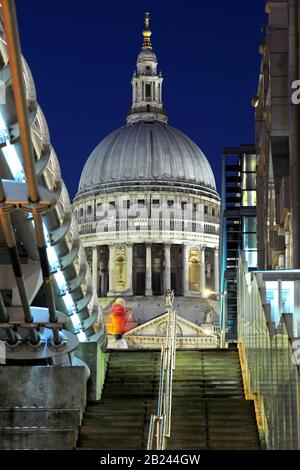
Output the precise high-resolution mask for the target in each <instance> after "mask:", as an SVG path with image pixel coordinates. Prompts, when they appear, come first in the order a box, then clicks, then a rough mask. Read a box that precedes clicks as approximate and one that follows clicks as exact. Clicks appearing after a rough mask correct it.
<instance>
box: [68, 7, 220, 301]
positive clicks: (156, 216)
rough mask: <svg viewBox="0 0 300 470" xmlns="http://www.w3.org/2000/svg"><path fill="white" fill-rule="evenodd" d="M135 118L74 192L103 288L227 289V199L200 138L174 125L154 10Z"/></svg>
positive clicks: (105, 144) (103, 147)
mask: <svg viewBox="0 0 300 470" xmlns="http://www.w3.org/2000/svg"><path fill="white" fill-rule="evenodd" d="M145 23H146V25H145V30H144V32H143V36H144V43H143V47H142V50H141V52H140V54H139V56H138V59H137V69H136V72H135V73H134V76H133V78H132V107H131V110H130V112H129V114H128V117H127V124H126V125H125V126H124V127H122V128H121V129H117V130H115V131H114V132H112V133H111V134H109V135H108V136H107V137H106V138H105V139H104V140H102V141H101V142H100V144H99V145H98V146H97V147H96V148H95V150H94V151H93V152H92V154H91V155H90V157H89V158H88V160H87V162H86V164H85V166H84V169H83V172H82V175H81V179H80V183H79V189H78V193H77V195H76V197H75V199H74V211H75V215H76V218H77V220H78V223H79V227H80V236H81V240H82V242H83V245H84V247H85V249H86V253H87V258H88V260H89V262H90V265H91V268H92V275H93V281H94V285H95V286H97V290H98V295H99V296H100V297H105V296H111V297H114V296H117V295H118V296H119V295H122V296H133V295H140V296H156V295H162V294H163V293H164V291H165V290H167V289H170V288H172V289H174V291H175V295H178V296H179V295H181V296H200V295H201V296H202V297H208V296H209V295H211V294H215V295H217V293H218V291H219V252H218V247H219V215H220V214H219V213H220V198H219V195H218V193H217V191H216V184H215V179H214V175H213V172H212V169H211V167H210V165H209V163H208V161H207V159H206V157H205V155H204V154H203V152H202V151H201V150H200V149H199V147H198V146H197V145H196V144H195V143H194V142H193V141H192V140H191V139H190V138H189V137H187V136H186V135H185V134H183V133H182V132H180V131H179V130H178V129H175V128H173V127H171V126H169V125H168V119H167V115H166V113H165V110H164V108H163V102H162V83H163V77H162V74H161V73H158V71H157V57H156V55H155V53H154V51H153V49H152V45H151V31H150V30H149V17H148V16H147V15H146V21H145Z"/></svg>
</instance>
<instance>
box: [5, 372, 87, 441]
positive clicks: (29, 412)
mask: <svg viewBox="0 0 300 470" xmlns="http://www.w3.org/2000/svg"><path fill="white" fill-rule="evenodd" d="M87 379H88V371H87V368H86V367H84V366H75V367H71V366H67V367H47V366H33V367H30V366H23V367H22V366H1V367H0V450H3V449H74V448H75V446H76V441H77V436H78V430H79V426H80V423H81V420H82V416H83V412H84V409H85V406H86V383H87Z"/></svg>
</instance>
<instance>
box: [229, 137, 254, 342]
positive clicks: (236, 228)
mask: <svg viewBox="0 0 300 470" xmlns="http://www.w3.org/2000/svg"><path fill="white" fill-rule="evenodd" d="M221 227H222V229H221V240H220V255H221V263H220V265H221V284H220V285H221V300H220V317H221V326H222V337H223V345H224V343H228V342H236V341H237V267H238V258H239V253H240V251H241V250H243V252H244V255H245V258H246V261H247V263H248V266H249V269H251V270H253V269H256V267H257V223H256V154H255V147H254V146H250V145H242V146H240V147H238V148H225V149H224V153H223V160H222V206H221Z"/></svg>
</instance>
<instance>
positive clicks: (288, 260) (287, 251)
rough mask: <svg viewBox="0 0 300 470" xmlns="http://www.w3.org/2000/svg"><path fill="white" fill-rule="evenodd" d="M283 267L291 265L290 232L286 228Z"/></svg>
mask: <svg viewBox="0 0 300 470" xmlns="http://www.w3.org/2000/svg"><path fill="white" fill-rule="evenodd" d="M284 235H285V269H290V267H291V250H290V248H291V233H290V232H289V231H288V230H287V231H286V232H285V234H284Z"/></svg>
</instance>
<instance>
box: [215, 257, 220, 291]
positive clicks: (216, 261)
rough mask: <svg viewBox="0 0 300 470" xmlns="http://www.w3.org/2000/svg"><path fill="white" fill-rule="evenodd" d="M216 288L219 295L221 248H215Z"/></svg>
mask: <svg viewBox="0 0 300 470" xmlns="http://www.w3.org/2000/svg"><path fill="white" fill-rule="evenodd" d="M214 289H215V292H216V294H218V295H219V250H218V248H215V251H214Z"/></svg>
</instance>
